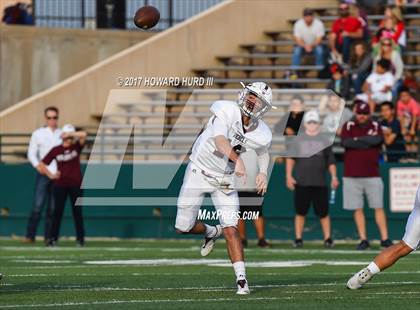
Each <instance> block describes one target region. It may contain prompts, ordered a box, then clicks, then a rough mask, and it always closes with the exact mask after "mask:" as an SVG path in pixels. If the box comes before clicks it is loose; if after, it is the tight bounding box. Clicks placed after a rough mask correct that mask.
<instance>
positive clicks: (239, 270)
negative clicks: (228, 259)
mask: <svg viewBox="0 0 420 310" xmlns="http://www.w3.org/2000/svg"><path fill="white" fill-rule="evenodd" d="M232 265H233V269H234V270H235V275H236V280H243V279H245V278H246V274H245V263H244V262H243V261H240V262H236V263H233V264H232Z"/></svg>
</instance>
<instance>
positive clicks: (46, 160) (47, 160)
mask: <svg viewBox="0 0 420 310" xmlns="http://www.w3.org/2000/svg"><path fill="white" fill-rule="evenodd" d="M56 156H57V153H56V148H53V149H52V150H51V151H49V152H48V154H47V155H45V157H44V158H43V159H42V162H43V163H44V164H46V165H49V164H51V162H52V161H53V160H54V159H55V157H56Z"/></svg>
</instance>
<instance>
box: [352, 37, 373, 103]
mask: <svg viewBox="0 0 420 310" xmlns="http://www.w3.org/2000/svg"><path fill="white" fill-rule="evenodd" d="M349 65H350V68H349V70H348V71H349V76H350V78H351V82H352V85H353V88H354V92H355V94H356V95H357V94H360V93H361V92H362V86H363V83H364V82H365V80H366V78H367V77H368V76H369V73H370V71H371V68H372V55H371V53H370V51H369V50H368V47H367V45H366V43H365V42H364V41H357V42H356V43H355V44H353V46H352V51H351V53H350V64H349Z"/></svg>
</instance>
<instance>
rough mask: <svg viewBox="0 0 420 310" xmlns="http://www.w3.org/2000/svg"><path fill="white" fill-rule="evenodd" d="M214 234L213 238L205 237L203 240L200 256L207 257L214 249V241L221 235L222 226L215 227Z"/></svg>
mask: <svg viewBox="0 0 420 310" xmlns="http://www.w3.org/2000/svg"><path fill="white" fill-rule="evenodd" d="M215 227H216V233H215V234H214V236H213V237H211V238H208V237H205V238H204V242H203V245H202V246H201V251H200V253H201V256H207V255H209V254H210V253H211V251H212V250H213V248H214V244H215V243H216V240H217V239H218V238H219V237H220V236H221V235H222V233H223V230H222V226H220V225H216V226H215Z"/></svg>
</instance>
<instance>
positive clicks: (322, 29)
mask: <svg viewBox="0 0 420 310" xmlns="http://www.w3.org/2000/svg"><path fill="white" fill-rule="evenodd" d="M318 21H319V33H318V34H317V35H318V37H324V36H325V26H324V23H323V22H322V21H321V20H318Z"/></svg>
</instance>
